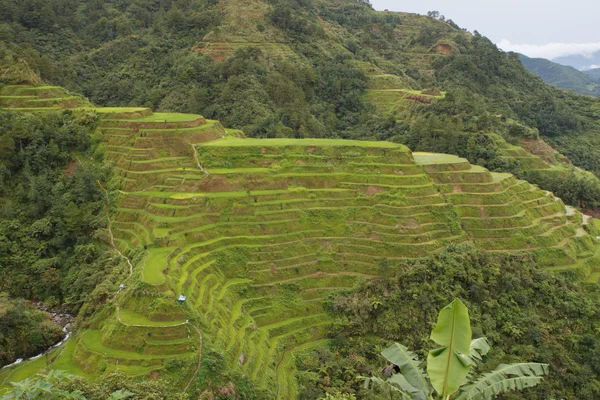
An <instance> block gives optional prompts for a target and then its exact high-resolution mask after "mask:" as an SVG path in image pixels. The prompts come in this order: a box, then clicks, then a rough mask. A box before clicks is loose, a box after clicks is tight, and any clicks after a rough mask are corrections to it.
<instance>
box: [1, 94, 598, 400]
mask: <svg viewBox="0 0 600 400" xmlns="http://www.w3.org/2000/svg"><path fill="white" fill-rule="evenodd" d="M13 108H22V107H21V105H20V104H19V105H18V107H17V105H13ZM48 108H49V109H52V108H53V107H48ZM77 110H83V111H95V112H96V113H98V114H99V115H100V116H101V124H100V127H99V128H98V129H99V131H100V132H101V133H102V135H103V137H104V139H105V142H106V145H107V149H108V157H109V159H110V160H111V161H112V162H113V164H114V166H115V169H116V171H117V173H118V175H119V176H120V177H121V179H122V192H121V198H120V200H119V202H118V209H117V211H116V213H115V214H114V215H113V216H112V218H111V224H110V228H111V229H110V235H111V237H112V239H111V241H112V242H113V244H114V245H115V247H116V248H117V249H118V250H119V252H120V253H121V254H123V255H124V256H126V257H128V258H129V259H131V260H132V261H133V269H132V274H133V275H132V278H131V279H130V280H128V281H127V284H126V288H125V289H124V290H122V291H120V292H119V293H118V294H116V296H115V298H114V300H112V301H111V303H110V305H109V306H107V307H106V308H105V309H104V310H103V311H102V312H101V313H100V315H98V316H97V317H96V318H94V319H93V321H91V322H90V323H89V325H88V326H86V327H85V328H83V329H81V330H80V331H79V332H78V334H77V337H76V339H75V341H70V342H68V344H67V345H66V346H65V347H64V348H63V349H62V350H61V351H60V353H59V354H57V355H56V356H55V357H54V358H52V359H51V363H50V367H51V368H57V369H58V368H60V369H67V370H69V371H71V372H74V373H78V374H82V375H86V376H92V377H94V376H96V377H97V376H100V375H102V374H105V373H107V372H110V371H113V370H116V369H118V370H120V371H123V372H125V373H127V374H130V375H132V376H148V375H152V376H156V375H157V374H159V375H162V376H164V377H166V378H168V379H169V380H171V381H172V382H173V384H174V385H175V386H177V387H179V388H185V387H187V385H189V384H190V383H191V382H193V378H194V377H195V374H196V373H197V365H198V360H199V358H201V357H202V349H203V346H206V345H207V344H208V343H210V344H211V345H212V346H214V347H215V348H217V349H220V351H221V352H222V354H224V356H225V357H226V360H227V364H228V366H229V367H231V368H232V369H235V370H239V371H241V372H243V373H244V374H246V375H247V376H249V377H251V378H252V379H253V380H254V381H256V382H257V383H258V384H259V385H260V386H262V387H264V388H266V389H269V390H272V391H273V396H274V397H276V398H281V399H291V398H294V397H295V393H296V386H295V385H296V383H295V379H294V374H293V370H294V354H296V353H298V352H301V351H304V350H306V349H309V348H311V347H314V346H320V345H322V344H323V343H324V341H325V338H326V331H327V328H328V324H329V321H328V318H327V316H326V314H325V313H324V310H323V304H322V303H323V302H322V300H323V299H324V298H325V297H326V296H327V295H328V294H329V293H331V292H333V291H336V290H340V289H343V288H349V287H353V286H354V285H355V284H356V283H357V282H359V281H360V280H365V279H372V278H373V277H376V276H379V275H384V274H393V270H394V265H395V264H396V262H397V261H398V260H400V259H402V258H405V257H409V258H418V257H425V256H428V255H430V254H432V253H434V252H437V251H440V250H442V249H443V248H445V247H446V246H449V245H452V244H458V243H463V242H473V243H474V244H475V245H476V246H479V247H481V248H483V249H486V250H489V251H493V252H512V251H526V252H531V253H533V254H534V256H535V257H536V258H537V260H538V262H539V264H540V265H542V266H543V267H545V268H549V269H557V270H559V269H576V270H578V271H580V273H581V275H582V277H584V278H587V277H589V276H592V277H595V278H596V279H597V275H598V274H597V271H599V269H598V266H599V265H600V264H599V263H598V257H597V256H598V255H597V249H598V241H597V240H596V239H595V237H594V236H591V235H590V234H588V230H590V231H591V229H593V228H592V227H588V226H586V221H584V220H583V217H582V215H581V214H579V213H578V212H577V211H575V210H574V209H570V208H568V209H567V208H565V206H564V205H563V203H562V202H561V201H560V200H558V199H556V198H554V196H553V195H552V194H550V193H548V192H544V191H541V190H539V189H538V188H537V187H535V186H532V185H530V184H528V183H527V182H524V181H519V180H517V179H515V178H514V177H513V176H512V175H510V174H501V173H490V172H488V171H487V170H485V169H484V168H481V167H477V166H472V165H470V164H469V163H468V162H467V161H466V160H464V159H461V158H458V157H456V156H451V155H442V154H431V153H411V152H410V150H409V149H408V148H406V147H405V146H403V145H400V144H394V143H389V142H362V141H346V140H332V139H245V138H244V137H243V134H241V133H240V132H239V131H227V130H225V129H223V127H222V126H221V125H220V124H219V122H217V121H210V120H206V119H204V118H202V117H201V116H199V115H190V114H167V113H152V111H150V110H148V109H143V108H139V109H135V108H133V109H118V108H110V109H108V108H107V109H103V108H90V107H79V108H77ZM33 111H38V107H34V110H33ZM180 296H185V301H184V302H178V301H177V299H178V298H179V297H180ZM36 363H37V364H36ZM38 364H39V365H38ZM44 365H45V364H44V363H42V362H39V361H37V360H36V361H34V362H32V363H28V364H25V365H23V366H21V367H19V368H17V369H16V370H15V371H13V372H10V373H3V379H4V380H6V381H9V380H14V379H22V378H24V377H26V376H28V375H30V374H32V373H34V372H35V371H37V370H39V368H42V367H43V366H44ZM173 365H178V366H179V367H178V368H177V369H175V370H173V368H172V366H173Z"/></svg>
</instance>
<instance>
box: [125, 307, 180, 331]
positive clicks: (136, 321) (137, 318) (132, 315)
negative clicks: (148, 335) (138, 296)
mask: <svg viewBox="0 0 600 400" xmlns="http://www.w3.org/2000/svg"><path fill="white" fill-rule="evenodd" d="M120 315H121V321H122V322H123V323H124V324H126V325H143V326H150V327H157V328H160V327H169V326H175V325H181V324H184V323H185V320H177V321H152V320H150V319H148V318H147V317H146V316H145V315H142V314H138V313H136V312H134V311H131V310H128V309H126V308H121V309H120Z"/></svg>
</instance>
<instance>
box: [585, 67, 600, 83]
mask: <svg viewBox="0 0 600 400" xmlns="http://www.w3.org/2000/svg"><path fill="white" fill-rule="evenodd" d="M584 73H585V74H586V75H588V76H590V77H591V78H592V79H593V80H594V81H596V82H598V81H600V68H596V69H590V70H589V71H584Z"/></svg>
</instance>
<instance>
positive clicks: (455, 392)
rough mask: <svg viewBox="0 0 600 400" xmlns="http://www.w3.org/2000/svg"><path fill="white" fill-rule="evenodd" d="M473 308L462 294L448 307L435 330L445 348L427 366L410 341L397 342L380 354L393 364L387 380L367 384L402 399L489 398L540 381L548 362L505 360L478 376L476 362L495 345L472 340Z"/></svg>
mask: <svg viewBox="0 0 600 400" xmlns="http://www.w3.org/2000/svg"><path fill="white" fill-rule="evenodd" d="M471 335H472V333H471V321H470V319H469V310H468V309H467V307H466V306H465V305H464V304H463V303H462V302H461V301H460V300H458V299H456V300H454V301H453V302H452V303H450V304H448V305H447V306H446V307H444V308H443V309H442V310H441V311H440V313H439V315H438V319H437V324H436V326H435V328H434V329H433V331H432V332H431V339H432V340H433V341H434V342H435V343H437V344H438V345H439V346H440V347H438V348H436V349H433V350H431V351H430V352H429V354H428V356H427V371H426V372H425V371H424V370H423V368H422V366H421V361H419V359H418V357H417V356H416V355H415V354H414V353H412V352H411V351H410V350H408V348H406V347H405V346H403V345H401V344H399V343H394V344H393V345H392V346H390V347H388V348H387V349H385V350H384V351H383V352H382V353H381V355H383V357H385V358H386V359H387V360H388V361H389V362H390V363H391V365H389V366H388V367H386V368H384V369H383V370H382V374H383V375H384V377H385V378H386V379H382V378H379V377H370V378H366V379H365V387H367V388H368V387H370V386H371V385H373V384H375V385H379V386H382V387H384V388H385V389H387V390H388V391H389V392H395V393H396V394H398V395H399V397H400V398H401V399H402V400H428V399H429V400H433V399H444V400H450V399H453V400H487V399H493V398H494V397H495V396H497V395H498V394H500V393H503V392H506V391H509V390H522V389H526V388H529V387H532V386H535V385H537V384H539V383H540V382H541V380H542V379H543V376H544V375H547V374H548V364H540V363H516V364H502V365H500V366H498V367H497V368H496V369H494V370H493V371H492V372H488V373H484V374H482V375H480V376H478V377H476V378H473V377H472V376H471V375H470V374H471V373H473V367H474V366H477V365H478V364H480V363H481V362H482V361H483V356H485V355H486V354H487V352H488V351H489V350H490V346H489V344H488V342H487V340H486V338H478V339H474V340H471Z"/></svg>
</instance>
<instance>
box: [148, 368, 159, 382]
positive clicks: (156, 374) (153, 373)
mask: <svg viewBox="0 0 600 400" xmlns="http://www.w3.org/2000/svg"><path fill="white" fill-rule="evenodd" d="M159 377H160V372H158V371H157V370H154V371H150V379H152V380H156V379H158V378H159Z"/></svg>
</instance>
